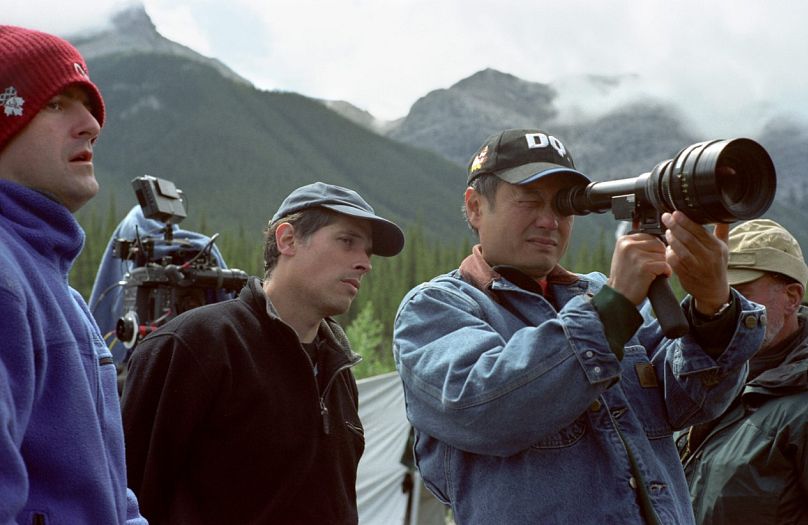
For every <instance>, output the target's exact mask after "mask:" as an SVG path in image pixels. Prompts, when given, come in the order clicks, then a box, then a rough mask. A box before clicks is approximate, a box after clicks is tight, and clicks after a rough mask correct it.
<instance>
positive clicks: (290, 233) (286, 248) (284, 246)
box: [275, 222, 297, 255]
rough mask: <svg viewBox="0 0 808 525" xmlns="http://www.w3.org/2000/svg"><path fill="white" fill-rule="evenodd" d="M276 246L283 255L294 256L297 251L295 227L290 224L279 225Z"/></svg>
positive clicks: (276, 230) (276, 233) (276, 231)
mask: <svg viewBox="0 0 808 525" xmlns="http://www.w3.org/2000/svg"><path fill="white" fill-rule="evenodd" d="M275 244H276V245H277V247H278V252H280V253H281V254H282V255H294V254H295V251H296V249H297V239H296V238H295V227H294V226H292V225H291V224H289V223H288V222H284V223H281V224H279V225H278V227H277V228H275Z"/></svg>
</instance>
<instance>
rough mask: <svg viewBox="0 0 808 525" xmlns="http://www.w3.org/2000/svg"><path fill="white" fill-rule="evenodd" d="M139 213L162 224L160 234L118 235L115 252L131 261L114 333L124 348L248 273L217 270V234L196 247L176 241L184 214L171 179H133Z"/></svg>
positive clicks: (222, 293) (214, 298)
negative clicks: (132, 237)
mask: <svg viewBox="0 0 808 525" xmlns="http://www.w3.org/2000/svg"><path fill="white" fill-rule="evenodd" d="M132 187H133V188H134V190H135V195H136V196H137V199H138V202H139V204H140V207H141V209H142V211H143V215H144V217H145V218H147V219H153V220H156V221H158V222H161V223H163V224H164V227H163V228H162V230H161V233H162V236H161V237H157V238H155V237H141V236H140V234H139V233H138V234H137V235H136V236H135V238H134V239H116V240H115V241H114V243H113V248H112V252H113V256H114V257H116V258H119V259H122V260H124V261H130V262H131V263H132V268H131V270H130V271H129V272H127V273H126V275H125V276H124V279H123V281H122V282H121V284H122V286H123V301H122V311H123V315H122V316H121V317H120V318H119V319H118V321H117V323H116V326H115V335H116V337H117V338H118V340H119V341H121V342H122V343H123V344H124V346H125V347H126V348H129V349H131V348H134V346H135V345H136V344H137V342H138V341H139V340H140V339H142V338H143V337H145V336H146V335H148V334H149V333H151V332H153V331H154V330H156V329H157V328H159V327H160V326H162V325H163V324H165V323H166V322H167V321H169V320H170V319H172V318H173V317H175V316H177V315H179V314H181V313H183V312H185V311H188V310H191V309H193V308H196V307H199V306H203V305H206V304H210V303H214V302H218V301H220V300H222V299H224V298H226V297H227V294H230V293H233V292H238V291H239V290H240V289H241V288H242V287H243V286H244V285H245V284H246V282H247V279H248V276H247V274H246V273H245V272H243V271H241V270H238V269H226V268H221V267H220V266H219V264H218V262H217V260H216V258H215V257H214V254H213V251H212V249H213V244H214V242H215V240H216V237H218V234H216V235H214V236H212V237H211V238H210V240H209V241H208V242H207V244H206V245H205V246H203V247H202V248H200V247H199V246H198V245H195V244H193V243H191V242H190V241H188V240H187V239H175V238H174V235H173V233H174V230H173V225H175V224H178V223H179V222H181V221H182V220H183V219H185V217H186V212H185V206H184V201H183V195H182V191H181V190H179V189H178V188H177V187H176V186H175V185H174V183H173V182H171V181H167V180H164V179H159V178H156V177H152V176H150V175H144V176H142V177H137V178H135V179H134V180H133V181H132Z"/></svg>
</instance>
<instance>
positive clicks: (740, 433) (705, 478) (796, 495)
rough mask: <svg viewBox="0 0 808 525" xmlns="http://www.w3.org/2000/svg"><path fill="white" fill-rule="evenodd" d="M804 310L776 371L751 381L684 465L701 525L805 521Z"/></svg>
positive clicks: (807, 386)
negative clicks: (796, 333)
mask: <svg viewBox="0 0 808 525" xmlns="http://www.w3.org/2000/svg"><path fill="white" fill-rule="evenodd" d="M807 319H808V309H806V308H805V307H803V309H802V310H801V312H800V324H801V329H802V335H801V336H800V337H799V338H797V339H796V341H795V342H794V343H793V350H792V351H791V352H790V353H789V354H788V356H787V357H786V358H785V359H784V361H783V362H782V363H781V364H780V365H779V366H778V367H776V368H772V369H770V370H767V371H765V372H763V373H761V374H760V375H759V376H758V377H756V378H755V379H753V380H752V381H750V382H749V383H748V384H747V385H746V387H745V388H744V391H743V393H742V394H741V396H740V397H739V398H738V399H737V400H736V401H735V403H733V405H732V406H731V407H730V408H729V409H728V410H727V412H725V413H724V415H722V416H721V417H720V418H719V419H718V420H717V421H716V422H715V423H714V426H713V427H712V429H711V430H710V431H709V433H708V434H707V435H706V437H704V439H703V440H702V441H701V443H700V444H698V445H697V446H696V448H695V449H693V450H685V451H684V455H683V463H684V467H685V475H686V477H687V481H688V484H689V486H690V494H691V497H692V500H693V510H694V513H695V516H696V522H697V523H700V524H702V525H719V524H738V523H754V524H755V525H765V524H778V525H783V524H796V523H799V524H808V322H806V320H807Z"/></svg>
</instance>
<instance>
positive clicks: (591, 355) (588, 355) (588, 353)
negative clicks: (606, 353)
mask: <svg viewBox="0 0 808 525" xmlns="http://www.w3.org/2000/svg"><path fill="white" fill-rule="evenodd" d="M584 355H585V356H586V357H588V358H589V359H592V358H593V357H595V352H593V351H592V350H587V351H586V354H584Z"/></svg>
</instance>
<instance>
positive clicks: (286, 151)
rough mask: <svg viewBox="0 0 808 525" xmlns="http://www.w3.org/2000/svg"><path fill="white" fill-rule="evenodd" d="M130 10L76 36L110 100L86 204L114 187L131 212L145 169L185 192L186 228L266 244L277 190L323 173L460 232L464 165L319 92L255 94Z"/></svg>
mask: <svg viewBox="0 0 808 525" xmlns="http://www.w3.org/2000/svg"><path fill="white" fill-rule="evenodd" d="M127 14H128V15H134V16H127V17H126V18H125V19H122V18H120V17H119V18H117V19H116V23H119V22H120V21H121V20H125V23H119V25H118V26H116V27H115V28H114V29H113V30H112V31H110V32H105V33H101V34H97V35H94V36H93V35H90V36H86V37H84V38H81V39H73V41H74V42H76V43H77V45H78V47H79V49H80V50H81V51H82V52H83V53H84V52H87V50H96V51H97V52H89V53H87V55H88V56H89V57H90V58H89V59H88V65H89V69H90V72H91V75H92V78H93V80H94V81H95V82H96V83H97V84H98V86H99V87H100V89H101V91H102V93H103V94H104V99H105V102H106V105H107V122H106V124H105V126H104V130H103V132H102V135H101V137H100V139H99V142H98V144H97V148H96V150H95V153H96V155H95V165H96V174H97V176H98V179H99V181H100V183H101V186H102V190H101V195H100V198H97V199H95V200H94V201H93V202H92V203H91V205H90V206H97V207H98V206H100V207H103V206H105V205H104V203H105V202H107V200H108V197H110V196H113V197H114V198H115V202H116V203H117V206H118V207H119V208H123V209H124V210H128V208H129V207H130V206H132V205H134V204H135V203H136V201H135V197H134V193H133V191H132V187H131V184H130V181H131V180H132V179H133V178H135V177H138V176H140V175H143V174H149V175H153V176H156V177H161V178H165V179H168V180H171V181H173V182H175V183H176V185H177V186H178V187H179V188H181V189H182V190H183V191H184V193H185V196H186V198H187V200H188V208H189V210H188V214H189V216H188V219H187V221H186V223H185V224H186V225H187V226H188V227H191V228H193V227H194V225H198V224H200V221H202V222H205V223H206V224H207V225H208V227H210V228H211V229H212V230H213V231H219V230H221V229H227V230H230V231H234V230H237V229H241V230H242V231H246V232H247V234H248V235H251V236H253V237H255V238H256V239H257V241H258V242H260V232H261V229H262V228H263V226H264V225H265V224H266V221H267V219H268V218H269V217H271V216H272V214H273V213H274V211H275V209H277V207H278V205H279V204H280V203H281V201H282V199H283V198H284V197H285V196H286V195H287V194H288V193H289V192H290V191H291V190H293V189H294V188H296V187H299V186H302V185H304V184H308V183H311V182H314V181H318V180H319V181H324V182H329V183H333V184H338V185H341V186H346V187H350V188H353V189H356V190H357V191H359V192H360V193H361V194H362V195H363V197H365V199H366V200H367V201H368V202H369V203H371V205H372V206H373V207H374V208H375V209H376V211H377V212H378V213H380V214H382V215H383V216H386V217H389V218H391V219H392V220H395V221H398V222H400V223H401V224H402V225H405V226H406V225H409V224H413V223H414V222H416V221H418V220H422V221H426V220H427V219H429V222H430V230H431V232H432V234H433V235H434V236H435V237H437V238H446V239H452V238H455V237H457V236H458V235H463V234H464V233H463V232H464V231H465V229H464V226H463V222H462V217H461V215H460V212H459V211H458V207H455V206H453V207H451V208H448V207H446V206H445V203H446V202H447V201H450V199H452V198H454V197H455V192H456V191H462V184H463V170H462V168H460V167H459V166H457V165H455V164H453V163H451V162H449V161H448V160H446V159H444V158H443V157H441V156H439V155H437V154H434V153H432V152H428V151H425V150H420V149H417V148H414V147H412V146H409V145H407V144H403V143H400V142H395V141H393V140H391V139H388V138H386V137H383V136H381V135H379V134H376V133H372V132H370V131H368V130H367V129H365V128H363V127H360V126H357V125H356V124H354V123H352V122H350V121H348V120H347V119H345V118H343V117H342V116H340V115H338V114H337V113H335V112H334V111H331V110H329V109H327V108H326V107H324V106H323V104H321V103H320V102H318V101H316V100H314V99H310V98H307V97H303V96H301V95H297V94H295V93H282V92H266V91H260V90H258V89H256V88H254V87H253V86H252V85H250V84H249V83H247V82H244V81H242V80H239V79H234V78H233V76H232V74H231V72H229V71H228V70H226V69H225V70H223V69H222V67H220V65H219V64H217V63H216V62H215V61H213V60H210V59H207V58H205V57H202V56H201V55H198V54H196V53H194V52H190V53H189V51H190V50H187V49H184V48H182V47H181V46H180V47H178V46H175V45H173V44H172V43H171V42H169V41H166V40H165V39H163V38H162V37H160V36H159V35H156V36H155V33H154V27H153V25H152V24H151V21H150V20H148V17H146V16H145V13H142V10H141V12H140V13H137V12H136V13H133V12H129V13H127ZM141 15H143V16H141ZM455 188H458V189H457V190H456V189H455ZM458 206H459V204H458ZM206 233H207V232H206Z"/></svg>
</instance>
